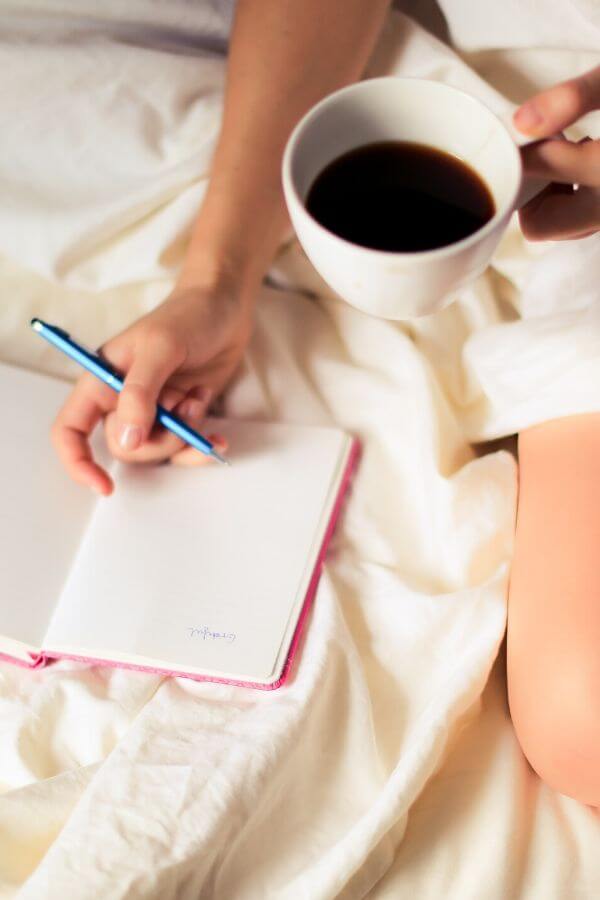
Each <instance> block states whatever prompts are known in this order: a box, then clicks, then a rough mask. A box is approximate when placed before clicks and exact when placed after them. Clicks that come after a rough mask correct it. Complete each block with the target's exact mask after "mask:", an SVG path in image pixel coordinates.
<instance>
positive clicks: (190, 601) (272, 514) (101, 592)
mask: <svg viewBox="0 0 600 900" xmlns="http://www.w3.org/2000/svg"><path fill="white" fill-rule="evenodd" d="M217 427H218V430H219V431H222V432H223V433H225V434H226V435H227V437H228V439H229V443H230V448H231V450H230V452H229V457H230V459H231V462H232V465H231V467H226V466H221V465H218V464H210V465H208V466H206V467H201V468H198V469H183V468H177V467H175V466H159V467H148V468H146V467H140V468H137V467H127V468H123V467H117V469H116V471H115V473H114V474H115V478H116V492H115V494H114V496H113V497H111V498H109V499H108V500H106V501H104V502H100V503H99V504H98V505H97V507H96V510H95V512H94V515H93V517H92V520H91V522H90V525H89V527H88V529H87V531H86V533H85V536H84V538H83V542H82V544H81V546H80V549H79V553H78V555H77V557H76V560H75V563H74V564H73V566H72V568H71V573H70V577H69V579H68V581H67V584H66V586H65V589H64V591H63V593H62V596H61V599H60V602H59V604H58V606H57V609H56V612H55V615H54V618H53V620H52V622H51V625H50V628H49V630H48V633H47V635H46V639H45V649H46V650H47V651H48V652H50V653H52V652H53V651H56V652H60V651H62V652H64V653H68V652H76V653H85V654H89V655H90V656H94V655H97V656H98V657H105V656H106V657H109V658H110V656H111V655H117V654H122V656H124V657H131V656H132V655H135V656H141V657H144V658H146V659H148V658H149V659H153V660H157V661H161V662H162V663H165V664H167V665H168V664H169V663H171V664H172V665H173V668H176V669H177V670H184V669H186V668H189V669H202V670H204V671H206V672H211V673H214V674H223V673H225V674H227V673H231V672H234V673H238V674H240V675H241V674H243V675H245V676H246V677H248V678H249V679H250V678H256V679H267V678H269V677H270V676H271V674H272V673H273V669H274V666H275V663H276V660H277V656H278V652H279V650H280V646H281V642H282V638H283V636H284V634H285V631H286V627H287V624H288V621H289V618H290V614H291V612H292V610H293V608H294V606H295V605H296V603H297V601H298V598H299V592H300V591H302V592H303V593H305V592H306V586H307V577H308V576H309V575H310V573H311V572H312V569H313V568H314V565H315V561H316V558H317V554H318V550H319V547H320V542H321V540H322V536H323V535H322V531H323V516H324V514H325V512H326V511H327V507H328V500H329V501H330V499H331V492H332V491H334V490H336V489H337V487H338V486H339V473H340V466H341V465H342V463H343V462H344V453H345V450H346V449H347V447H348V438H347V437H346V436H345V435H344V434H342V433H341V432H339V431H337V430H334V429H328V428H308V429H307V428H301V427H296V426H281V425H276V426H271V425H264V424H262V423H261V424H260V425H253V424H252V423H243V422H236V423H233V422H227V423H221V422H219V423H218V425H217ZM329 511H330V510H329ZM301 599H303V597H302V598H301Z"/></svg>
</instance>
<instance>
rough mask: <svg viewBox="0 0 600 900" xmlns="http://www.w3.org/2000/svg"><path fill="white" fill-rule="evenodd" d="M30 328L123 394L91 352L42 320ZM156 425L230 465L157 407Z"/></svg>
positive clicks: (118, 380)
mask: <svg viewBox="0 0 600 900" xmlns="http://www.w3.org/2000/svg"><path fill="white" fill-rule="evenodd" d="M31 327H32V328H33V330H34V331H37V333H38V334H39V335H41V337H43V338H45V339H46V340H47V341H48V342H49V343H50V344H52V346H53V347H56V348H57V350H62V352H63V353H66V354H67V356H69V357H70V358H71V359H73V360H75V362H76V363H79V365H80V366H83V368H84V369H87V371H88V372H91V373H92V375H95V376H96V378H99V379H100V380H101V381H103V382H104V383H105V384H107V385H108V386H109V387H111V388H112V389H113V390H114V391H117V393H119V391H121V390H122V388H123V378H122V377H121V375H119V373H118V372H116V371H115V370H114V369H113V368H111V366H110V365H109V364H108V363H107V362H105V361H104V360H103V359H102V357H101V356H99V354H98V353H96V352H95V351H94V350H88V349H87V347H82V346H81V344H78V343H77V342H76V341H74V340H73V338H72V337H71V336H70V335H69V334H67V332H66V331H63V329H62V328H58V327H57V326H56V325H49V324H48V323H47V322H42V320H41V319H32V320H31ZM156 421H157V422H159V423H160V424H161V425H162V426H163V427H164V428H166V429H168V431H171V432H172V433H173V434H176V435H177V437H179V438H181V440H182V441H185V442H186V444H190V446H192V447H195V448H196V450H200V452H201V453H204V454H205V455H206V456H212V457H214V459H217V460H218V461H219V462H222V463H225V464H226V465H231V464H230V462H229V460H227V459H225V457H224V456H221V454H220V453H218V452H217V451H216V450H215V448H214V446H213V445H212V444H211V442H210V441H208V440H207V439H206V438H205V437H202V435H201V434H198V432H197V431H194V429H193V428H190V426H189V425H186V423H185V422H184V421H183V419H180V418H179V417H178V416H174V415H173V414H172V413H170V412H169V411H168V410H167V409H165V408H164V406H160V404H157V406H156Z"/></svg>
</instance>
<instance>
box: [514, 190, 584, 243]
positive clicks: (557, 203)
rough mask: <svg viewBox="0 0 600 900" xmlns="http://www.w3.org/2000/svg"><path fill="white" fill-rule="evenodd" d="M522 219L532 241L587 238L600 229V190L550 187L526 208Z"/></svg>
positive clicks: (523, 210) (520, 215)
mask: <svg viewBox="0 0 600 900" xmlns="http://www.w3.org/2000/svg"><path fill="white" fill-rule="evenodd" d="M519 220H520V223H521V228H522V230H523V234H524V235H525V237H526V238H527V239H528V240H530V241H548V240H553V241H557V240H558V241H559V240H568V239H573V238H579V237H585V236H586V235H588V234H591V233H593V232H594V231H596V230H597V229H598V228H600V191H599V190H598V188H583V187H582V188H579V190H578V191H573V190H572V189H571V190H569V189H565V188H564V186H562V185H560V186H558V185H551V186H550V187H549V188H546V190H545V191H542V193H541V194H539V195H538V196H537V197H534V199H533V200H532V201H531V202H530V203H528V204H527V205H526V206H524V207H523V209H522V210H521V211H520V212H519Z"/></svg>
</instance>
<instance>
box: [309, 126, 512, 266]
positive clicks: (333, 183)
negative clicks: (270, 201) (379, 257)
mask: <svg viewBox="0 0 600 900" xmlns="http://www.w3.org/2000/svg"><path fill="white" fill-rule="evenodd" d="M306 207H307V209H308V211H309V213H311V215H312V216H314V218H315V219H317V221H318V222H320V223H321V225H324V226H325V228H328V229H329V231H333V232H335V234H338V235H339V236H340V237H342V238H345V239H346V240H347V241H351V242H352V243H353V244H361V245H362V246H363V247H372V248H373V249H375V250H390V251H396V252H405V253H408V252H415V251H418V250H431V249H433V248H435V247H444V246H445V245H446V244H453V243H454V242H455V241H460V240H461V239H462V238H464V237H467V235H469V234H472V233H473V232H474V231H477V229H478V228H481V226H482V225H485V223H486V222H487V221H489V219H491V218H492V216H493V215H494V212H495V209H494V201H493V199H492V195H491V194H490V191H489V189H488V187H487V185H486V184H485V182H484V181H483V180H482V179H481V178H480V177H479V175H478V174H477V172H475V171H474V170H473V169H471V168H470V166H468V165H466V163H464V162H461V160H460V159H457V158H456V157H455V156H451V155H450V154H449V153H444V152H443V151H442V150H436V149H434V148H433V147H427V146H425V145H424V144H413V143H409V142H407V141H383V142H381V143H377V144H367V145H365V146H364V147H358V148H357V149H356V150H351V151H350V152H349V153H344V154H343V155H342V156H339V157H338V158H337V159H334V160H333V162H331V163H329V165H328V166H326V167H325V168H324V169H323V171H322V172H321V173H320V174H319V175H318V176H317V178H316V179H315V181H314V183H313V184H312V186H311V188H310V191H309V192H308V197H307V200H306Z"/></svg>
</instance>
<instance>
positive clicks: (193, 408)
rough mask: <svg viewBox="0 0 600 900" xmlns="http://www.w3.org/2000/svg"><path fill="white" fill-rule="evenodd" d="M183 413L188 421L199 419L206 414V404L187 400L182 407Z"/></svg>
mask: <svg viewBox="0 0 600 900" xmlns="http://www.w3.org/2000/svg"><path fill="white" fill-rule="evenodd" d="M181 412H182V413H183V415H184V416H185V417H186V418H187V419H199V418H200V416H201V415H202V413H203V412H204V403H201V402H200V400H186V401H185V403H182V405H181Z"/></svg>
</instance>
